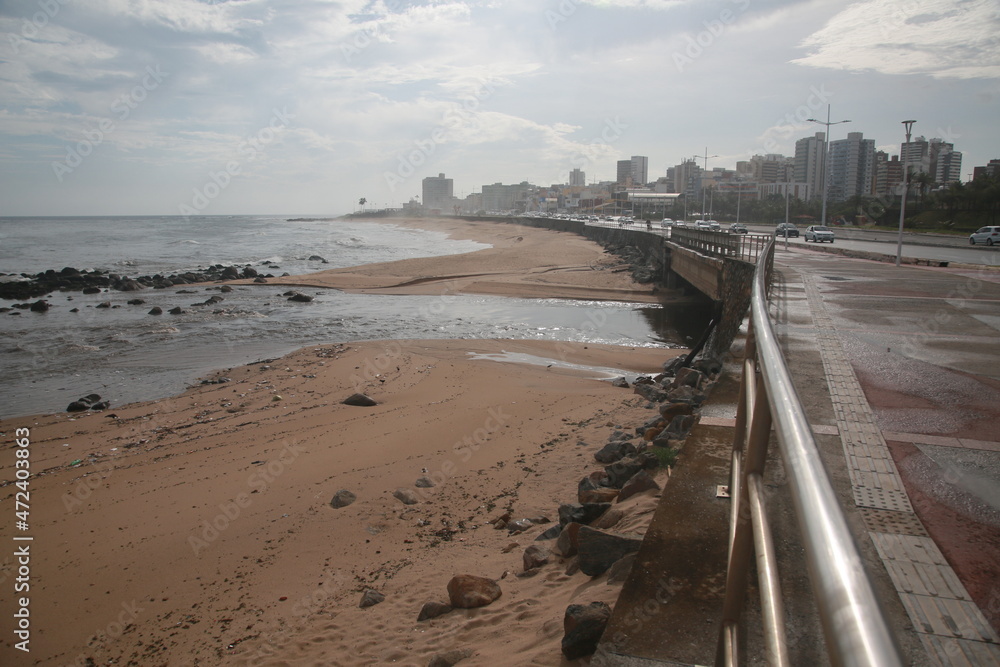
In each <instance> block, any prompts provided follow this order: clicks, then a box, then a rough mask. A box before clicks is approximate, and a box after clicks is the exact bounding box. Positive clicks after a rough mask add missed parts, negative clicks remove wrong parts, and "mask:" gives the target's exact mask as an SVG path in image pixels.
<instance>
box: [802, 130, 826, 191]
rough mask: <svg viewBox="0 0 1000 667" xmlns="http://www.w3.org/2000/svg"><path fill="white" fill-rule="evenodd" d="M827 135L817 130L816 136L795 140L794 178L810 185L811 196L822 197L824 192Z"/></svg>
mask: <svg viewBox="0 0 1000 667" xmlns="http://www.w3.org/2000/svg"><path fill="white" fill-rule="evenodd" d="M825 139H826V135H825V134H824V133H822V132H817V133H816V136H813V137H805V138H804V139H799V140H798V141H796V142H795V167H794V180H795V182H796V183H805V184H806V185H808V186H809V188H808V190H809V196H810V197H820V196H822V194H823V173H824V169H823V167H824V164H823V163H824V161H825V160H826V147H825V144H824V141H825Z"/></svg>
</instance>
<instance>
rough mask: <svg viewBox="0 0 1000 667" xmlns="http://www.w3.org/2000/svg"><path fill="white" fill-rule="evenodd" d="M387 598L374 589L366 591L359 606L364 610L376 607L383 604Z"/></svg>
mask: <svg viewBox="0 0 1000 667" xmlns="http://www.w3.org/2000/svg"><path fill="white" fill-rule="evenodd" d="M384 600H385V596H384V595H382V594H381V593H379V592H378V591H377V590H375V589H374V588H368V589H365V592H364V595H362V596H361V602H360V603H359V604H358V606H359V607H361V608H362V609H364V608H365V607H374V606H375V605H377V604H378V603H379V602H383V601H384Z"/></svg>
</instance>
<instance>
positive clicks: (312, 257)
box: [309, 255, 330, 264]
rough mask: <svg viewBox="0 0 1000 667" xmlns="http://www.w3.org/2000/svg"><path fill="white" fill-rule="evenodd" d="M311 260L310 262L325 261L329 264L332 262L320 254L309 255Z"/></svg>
mask: <svg viewBox="0 0 1000 667" xmlns="http://www.w3.org/2000/svg"><path fill="white" fill-rule="evenodd" d="M309 261H310V262H323V263H324V264H329V263H330V262H328V261H326V260H325V259H323V258H322V257H320V256H319V255H310V256H309Z"/></svg>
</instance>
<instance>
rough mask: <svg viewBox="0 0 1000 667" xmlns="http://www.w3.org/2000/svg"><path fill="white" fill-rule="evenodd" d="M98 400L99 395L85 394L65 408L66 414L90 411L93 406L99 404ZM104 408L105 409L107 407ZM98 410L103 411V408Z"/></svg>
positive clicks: (99, 398)
mask: <svg viewBox="0 0 1000 667" xmlns="http://www.w3.org/2000/svg"><path fill="white" fill-rule="evenodd" d="M100 400H101V395H100V394H87V395H86V396H83V397H81V398H79V399H77V400H75V401H73V402H72V403H70V404H69V405H68V406H66V412H84V411H85V410H90V409H91V408H92V407H94V405H95V404H100ZM104 407H107V405H105V406H104ZM99 409H102V410H103V409H104V408H99Z"/></svg>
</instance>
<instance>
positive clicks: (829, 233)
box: [803, 225, 834, 243]
mask: <svg viewBox="0 0 1000 667" xmlns="http://www.w3.org/2000/svg"><path fill="white" fill-rule="evenodd" d="M803 236H805V239H806V243H808V242H809V241H815V242H816V243H822V242H823V241H829V242H830V243H833V238H834V237H833V230H832V229H830V228H829V227H827V226H826V225H810V226H809V229H807V230H806V233H805V234H804V235H803Z"/></svg>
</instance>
